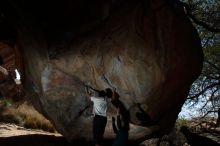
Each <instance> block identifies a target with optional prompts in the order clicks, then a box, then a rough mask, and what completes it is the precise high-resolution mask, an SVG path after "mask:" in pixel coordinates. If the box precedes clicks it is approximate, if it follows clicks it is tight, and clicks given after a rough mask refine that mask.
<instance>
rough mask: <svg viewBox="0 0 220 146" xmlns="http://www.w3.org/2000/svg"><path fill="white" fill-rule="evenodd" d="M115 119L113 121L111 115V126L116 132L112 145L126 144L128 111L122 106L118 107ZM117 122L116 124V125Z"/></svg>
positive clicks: (122, 145)
mask: <svg viewBox="0 0 220 146" xmlns="http://www.w3.org/2000/svg"><path fill="white" fill-rule="evenodd" d="M116 120H117V121H116V122H115V117H112V128H113V131H114V133H115V134H116V138H115V140H114V142H113V144H112V146H126V143H127V141H128V135H129V133H128V131H129V113H128V111H127V110H126V111H123V108H122V109H120V108H118V112H117V119H116ZM116 123H117V125H116Z"/></svg>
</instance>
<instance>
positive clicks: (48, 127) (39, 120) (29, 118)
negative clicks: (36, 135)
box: [0, 101, 56, 132]
mask: <svg viewBox="0 0 220 146" xmlns="http://www.w3.org/2000/svg"><path fill="white" fill-rule="evenodd" d="M1 102H2V101H1ZM0 122H6V123H14V124H17V125H19V126H23V127H25V128H31V129H42V130H45V131H48V132H55V131H56V130H55V128H54V127H53V125H52V124H51V123H50V121H49V120H47V119H46V118H45V117H44V116H43V115H41V114H40V113H39V112H38V111H37V110H35V109H34V107H33V106H32V105H30V104H28V103H26V102H25V103H23V104H21V105H19V106H13V105H10V104H9V105H8V104H3V105H1V106H0Z"/></svg>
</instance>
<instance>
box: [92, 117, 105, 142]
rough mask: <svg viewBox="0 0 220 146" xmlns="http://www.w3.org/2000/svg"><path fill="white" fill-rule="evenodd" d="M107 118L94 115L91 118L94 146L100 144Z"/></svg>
mask: <svg viewBox="0 0 220 146" xmlns="http://www.w3.org/2000/svg"><path fill="white" fill-rule="evenodd" d="M106 123H107V118H106V117H103V116H98V115H96V116H95V117H94V120H93V140H94V144H95V145H96V146H98V145H101V144H102V141H103V135H104V132H105V126H106Z"/></svg>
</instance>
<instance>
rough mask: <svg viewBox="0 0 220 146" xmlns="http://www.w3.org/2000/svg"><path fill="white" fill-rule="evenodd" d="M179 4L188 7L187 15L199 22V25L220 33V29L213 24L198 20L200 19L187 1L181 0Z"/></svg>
mask: <svg viewBox="0 0 220 146" xmlns="http://www.w3.org/2000/svg"><path fill="white" fill-rule="evenodd" d="M178 4H179V5H181V6H183V7H184V8H185V9H186V14H187V16H189V17H190V18H191V19H192V20H193V21H194V22H195V23H196V24H198V25H200V26H202V27H204V28H206V29H207V30H208V31H211V32H215V33H219V32H220V29H219V28H214V27H213V26H210V25H208V24H207V23H205V22H203V21H200V20H198V19H197V18H196V17H195V16H194V15H193V14H192V11H191V8H190V6H189V5H188V4H187V3H184V2H181V1H179V2H178Z"/></svg>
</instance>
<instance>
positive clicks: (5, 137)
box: [0, 123, 135, 146]
mask: <svg viewBox="0 0 220 146" xmlns="http://www.w3.org/2000/svg"><path fill="white" fill-rule="evenodd" d="M112 142H113V140H105V141H104V146H111V145H112ZM0 146H92V142H88V141H85V140H75V141H72V142H68V141H67V140H66V139H65V138H64V137H63V136H62V135H60V134H59V133H48V132H45V131H41V130H34V129H25V128H23V127H20V126H17V125H14V124H6V123H0ZM128 146H135V144H134V143H132V142H129V144H128Z"/></svg>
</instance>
